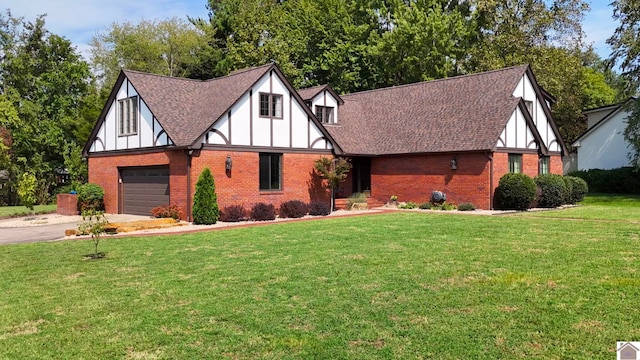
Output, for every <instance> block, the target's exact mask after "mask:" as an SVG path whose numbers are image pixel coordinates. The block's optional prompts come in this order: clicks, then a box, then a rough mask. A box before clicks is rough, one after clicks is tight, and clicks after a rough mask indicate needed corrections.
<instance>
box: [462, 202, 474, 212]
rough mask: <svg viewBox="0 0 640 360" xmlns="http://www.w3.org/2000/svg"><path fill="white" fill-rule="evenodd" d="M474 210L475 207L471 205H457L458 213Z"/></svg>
mask: <svg viewBox="0 0 640 360" xmlns="http://www.w3.org/2000/svg"><path fill="white" fill-rule="evenodd" d="M475 209H476V206H475V205H473V204H472V203H462V204H460V205H458V211H473V210H475Z"/></svg>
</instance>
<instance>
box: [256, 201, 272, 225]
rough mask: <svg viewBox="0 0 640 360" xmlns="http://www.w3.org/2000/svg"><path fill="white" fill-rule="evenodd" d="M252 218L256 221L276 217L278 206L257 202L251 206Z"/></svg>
mask: <svg viewBox="0 0 640 360" xmlns="http://www.w3.org/2000/svg"><path fill="white" fill-rule="evenodd" d="M251 218H252V219H253V220H255V221H267V220H275V219H276V207H275V206H273V204H265V203H257V204H255V205H253V207H252V208H251Z"/></svg>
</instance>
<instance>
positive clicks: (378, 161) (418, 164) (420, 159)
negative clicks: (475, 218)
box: [371, 153, 491, 209]
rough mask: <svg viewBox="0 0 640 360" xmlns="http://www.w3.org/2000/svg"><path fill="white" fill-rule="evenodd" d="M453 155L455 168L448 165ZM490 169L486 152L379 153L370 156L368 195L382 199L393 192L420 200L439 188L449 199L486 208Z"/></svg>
mask: <svg viewBox="0 0 640 360" xmlns="http://www.w3.org/2000/svg"><path fill="white" fill-rule="evenodd" d="M454 157H455V158H456V161H457V163H458V169H457V170H452V169H451V160H452V159H453V158H454ZM489 173H490V166H489V157H488V154H487V153H468V154H456V155H453V154H447V155H403V156H385V157H378V158H373V159H372V160H371V196H372V197H375V198H376V199H378V200H380V201H382V202H386V201H388V200H389V197H390V196H391V195H396V196H397V197H398V201H413V202H416V203H423V202H427V201H429V199H430V198H431V192H433V191H442V192H444V193H446V194H447V201H449V202H452V203H455V204H459V203H463V202H471V203H473V204H474V205H476V206H477V207H479V208H483V209H488V208H489V206H490V205H489V197H490V190H491V189H490V184H489V178H490V176H489Z"/></svg>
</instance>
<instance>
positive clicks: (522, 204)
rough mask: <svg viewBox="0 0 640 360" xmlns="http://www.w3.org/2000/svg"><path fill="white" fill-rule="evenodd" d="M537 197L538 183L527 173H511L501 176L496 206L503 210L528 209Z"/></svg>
mask: <svg viewBox="0 0 640 360" xmlns="http://www.w3.org/2000/svg"><path fill="white" fill-rule="evenodd" d="M535 197H536V183H535V181H533V179H532V178H530V177H529V176H527V175H525V174H519V173H509V174H504V175H503V176H502V177H501V178H500V182H499V183H498V187H497V188H496V192H495V206H496V208H497V209H502V210H526V209H528V208H529V207H530V206H531V203H532V202H533V200H534V199H535Z"/></svg>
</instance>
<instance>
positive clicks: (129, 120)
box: [118, 96, 138, 136]
mask: <svg viewBox="0 0 640 360" xmlns="http://www.w3.org/2000/svg"><path fill="white" fill-rule="evenodd" d="M137 133H138V97H137V96H132V97H129V98H126V99H122V100H118V135H120V136H126V135H135V134H137Z"/></svg>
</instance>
